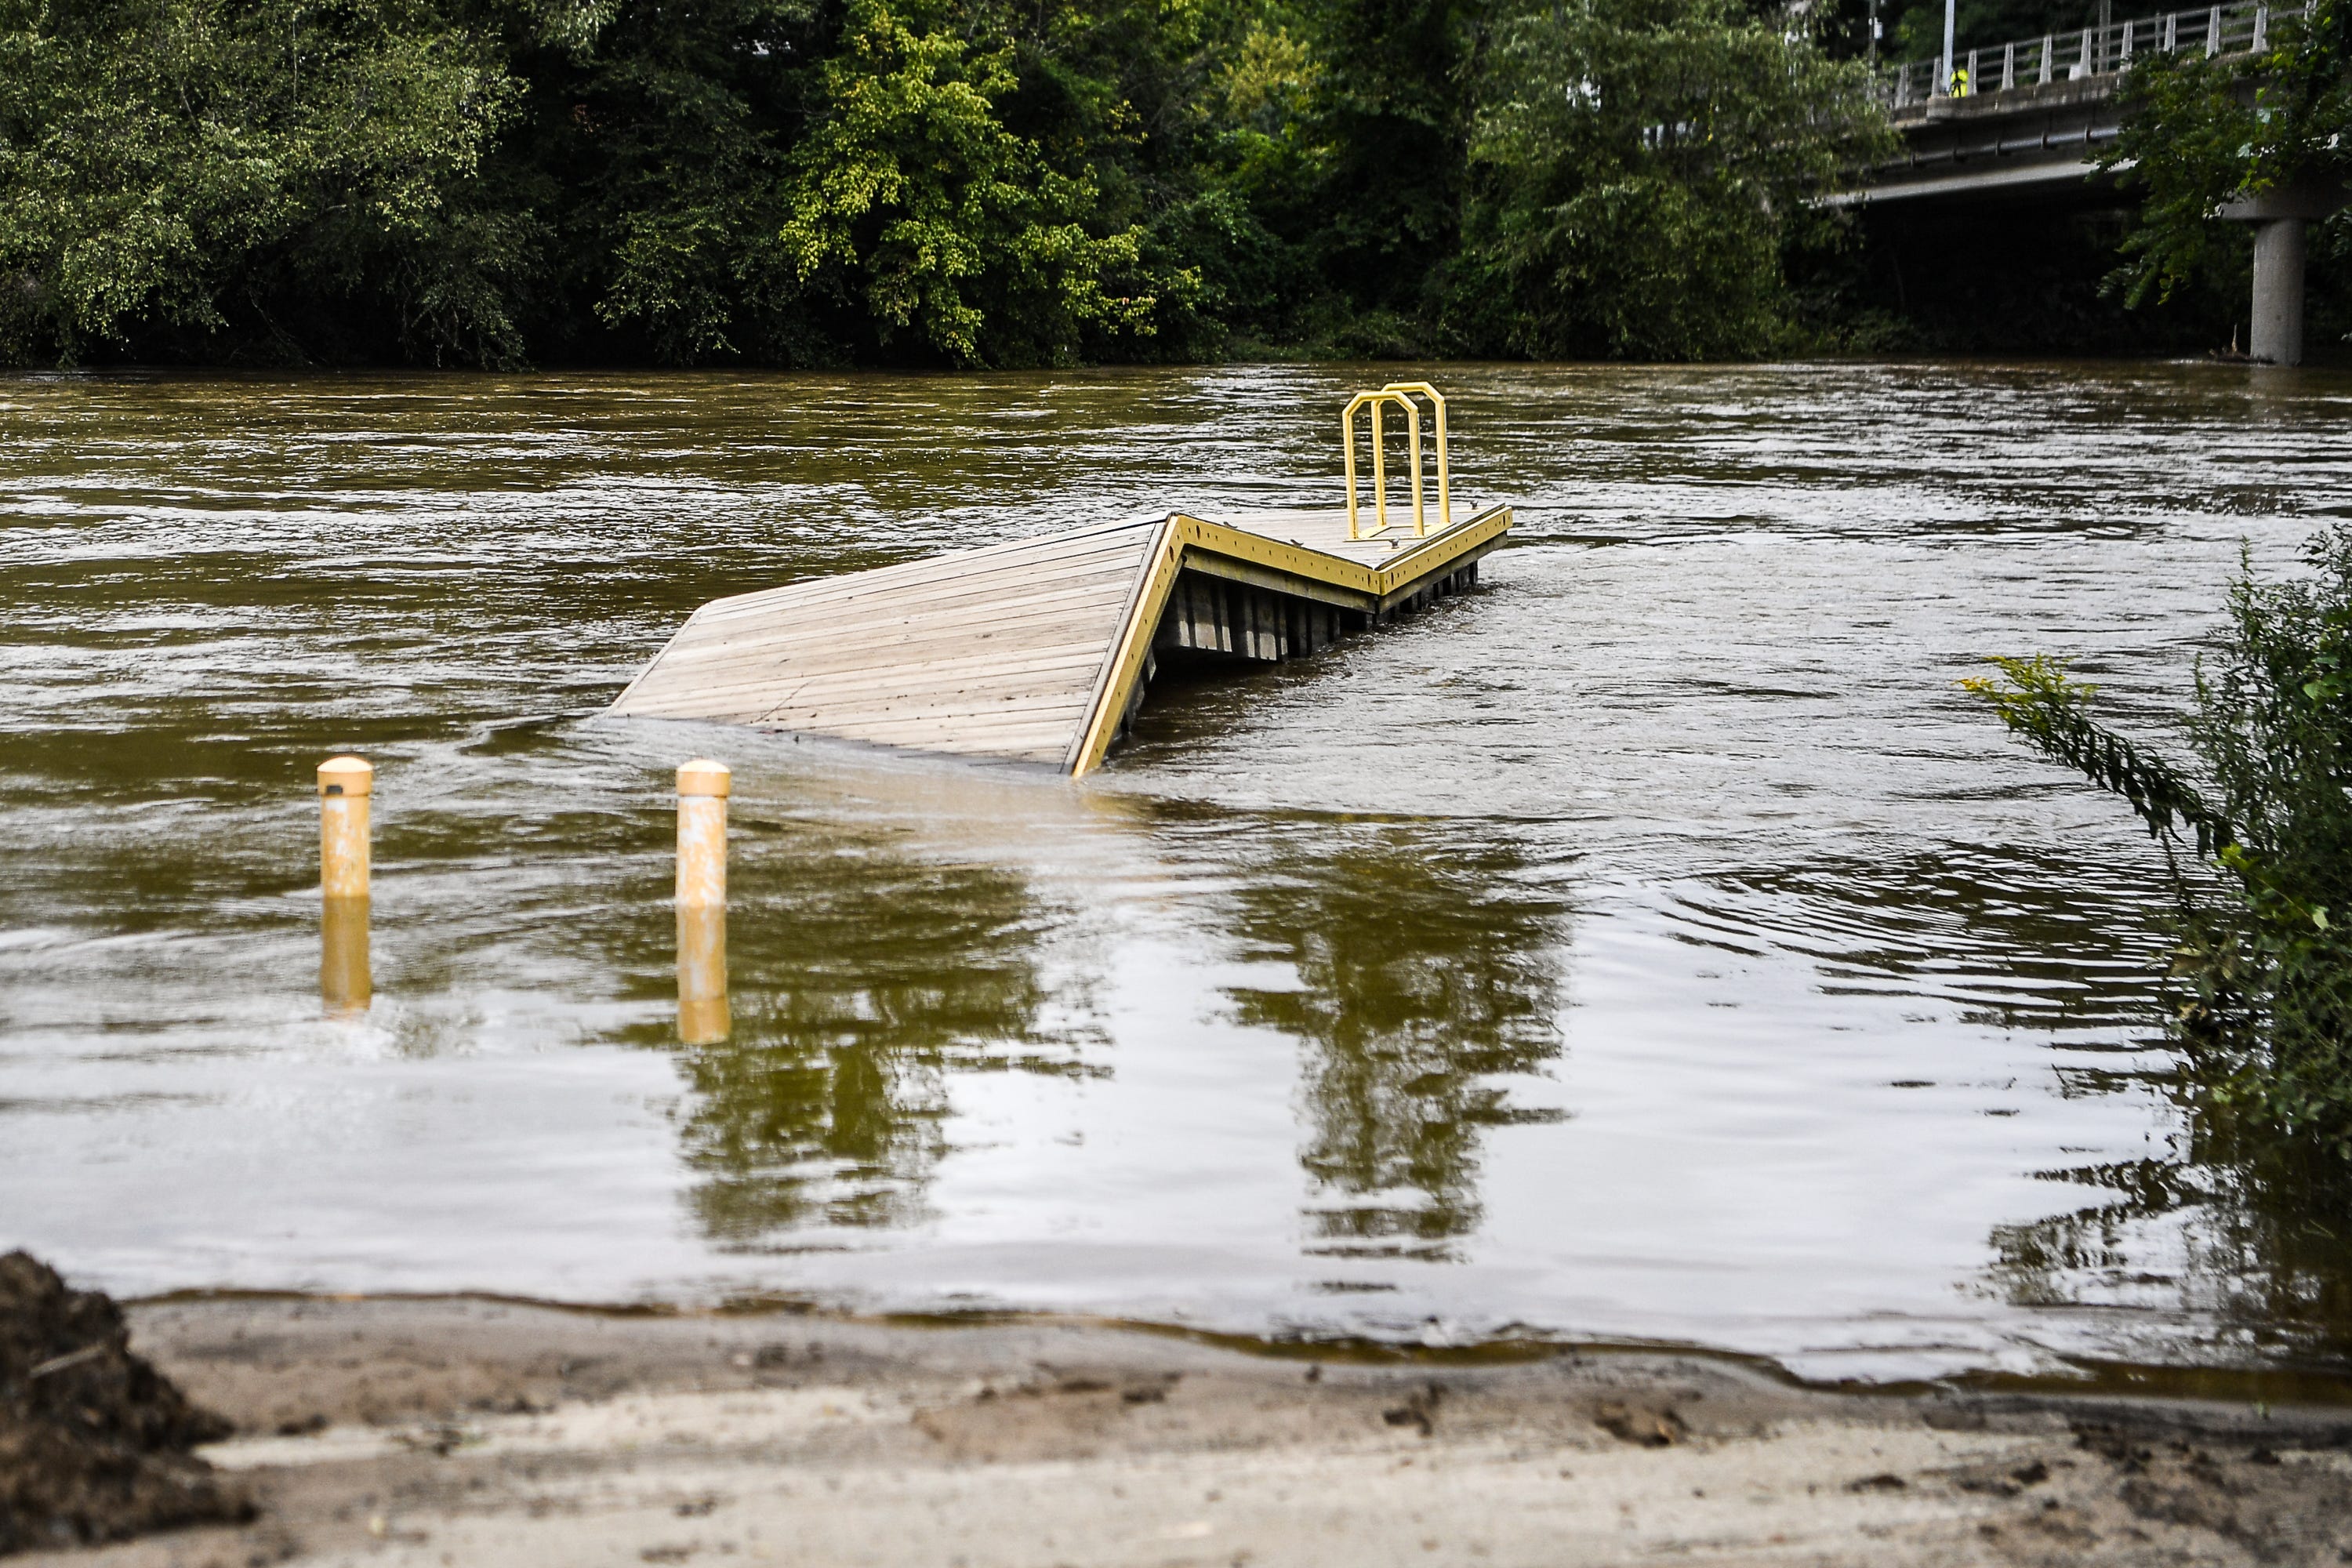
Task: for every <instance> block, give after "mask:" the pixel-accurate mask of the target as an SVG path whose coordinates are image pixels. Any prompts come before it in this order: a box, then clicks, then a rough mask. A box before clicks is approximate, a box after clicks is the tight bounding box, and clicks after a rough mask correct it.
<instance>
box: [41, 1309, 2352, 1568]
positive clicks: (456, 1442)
mask: <svg viewBox="0 0 2352 1568" xmlns="http://www.w3.org/2000/svg"><path fill="white" fill-rule="evenodd" d="M130 1317H131V1329H132V1331H133V1336H134V1342H135V1344H136V1345H137V1347H138V1348H140V1349H142V1350H143V1351H144V1352H146V1353H147V1354H148V1355H149V1356H150V1357H151V1358H152V1360H153V1361H154V1363H156V1365H157V1366H158V1367H159V1368H161V1369H162V1370H163V1372H165V1373H168V1374H169V1375H170V1376H171V1377H172V1378H173V1379H174V1380H175V1381H176V1382H177V1383H178V1384H180V1386H181V1387H182V1388H184V1390H185V1391H186V1393H187V1394H188V1395H189V1396H190V1397H191V1398H192V1399H193V1400H194V1402H195V1403H196V1404H197V1405H200V1406H203V1407H205V1408H209V1409H212V1410H215V1411H218V1412H220V1413H221V1414H223V1415H226V1416H227V1417H228V1418H229V1419H230V1420H232V1421H233V1422H235V1423H236V1427H237V1429H238V1433H239V1435H238V1436H236V1437H234V1438H232V1439H230V1440H229V1441H227V1442H226V1443H221V1444H216V1445H213V1446H210V1447H206V1448H205V1449H202V1450H200V1451H201V1452H203V1453H205V1455H207V1456H208V1457H209V1458H211V1459H212V1460H213V1462H214V1463H215V1465H216V1466H218V1467H219V1468H220V1469H221V1470H222V1471H224V1472H226V1476H225V1477H224V1479H226V1480H227V1481H228V1482H229V1483H230V1484H233V1485H235V1486H237V1487H241V1488H243V1489H247V1491H249V1492H250V1494H251V1495H252V1496H253V1497H254V1499H255V1500H257V1503H258V1504H259V1506H260V1512H259V1514H258V1516H257V1518H256V1519H255V1521H253V1522H251V1523H249V1524H245V1525H238V1526H210V1527H203V1528H196V1529H187V1530H181V1531H173V1532H171V1533H166V1534H163V1535H157V1536H151V1537H149V1538H147V1539H145V1540H142V1541H138V1542H129V1543H125V1544H120V1545H114V1546H107V1547H100V1548H96V1549H87V1550H80V1551H75V1552H58V1553H53V1554H41V1553H35V1554H29V1555H26V1556H24V1557H20V1558H17V1559H15V1560H13V1562H14V1563H26V1564H28V1565H29V1564H32V1563H75V1564H80V1565H86V1568H95V1565H97V1564H106V1565H108V1568H117V1565H119V1568H132V1565H139V1568H163V1565H166V1564H172V1565H183V1564H184V1565H186V1568H200V1565H201V1568H212V1565H217V1568H242V1565H246V1564H265V1563H318V1564H328V1563H369V1564H381V1565H384V1568H392V1565H405V1564H419V1565H425V1564H431V1565H439V1564H473V1563H485V1564H493V1563H517V1564H566V1565H568V1564H600V1563H614V1564H638V1563H698V1564H712V1565H716V1564H719V1563H755V1562H756V1563H788V1564H828V1565H831V1564H886V1563H887V1564H900V1563H906V1564H914V1563H920V1564H938V1565H940V1568H950V1565H961V1568H994V1565H998V1564H1004V1565H1013V1564H1020V1565H1036V1568H1047V1565H1051V1564H1057V1563H1069V1564H1082V1565H1086V1568H1097V1565H1114V1564H1154V1565H1173V1564H1194V1563H1197V1564H1220V1565H1223V1564H1233V1563H1243V1564H1251V1563H1255V1564H1276V1563H1302V1564H1307V1563H1333V1564H1344V1565H1347V1568H1359V1565H1377V1564H1391V1563H1413V1564H1429V1563H1480V1564H1487V1563H1492V1564H1544V1565H1546V1568H1559V1565H1563V1564H1577V1563H1634V1562H1643V1561H1649V1560H1653V1559H1664V1560H1671V1561H1674V1562H1677V1563H1710V1564H1715V1563H1723V1564H1728V1563H1759V1564H1762V1563H1773V1564H1793V1563H1807V1564H1843V1563H1853V1564H1865V1563H1867V1564H1873V1565H1885V1564H1911V1563H1992V1564H2053V1565H2054V1564H2070V1565H2071V1564H2105V1563H2132V1564H2166V1563H2338V1562H2352V1413H2347V1412H2342V1411H2331V1410H2315V1409H2282V1408H2267V1409H2265V1408H2263V1407H2259V1406H2250V1405H2220V1404H2210V1405H2200V1404H2187V1403H2176V1404H2156V1403H2139V1402H2128V1401H2115V1400H2107V1401H2098V1400H2066V1399H2056V1398H2050V1397H2043V1396H2023V1395H2000V1396H1995V1395H1969V1394H1942V1395H1935V1396H1922V1397H1893V1396H1885V1395H1877V1396H1869V1397H1861V1396H1854V1395H1846V1394H1825V1393H1820V1392H1814V1391H1810V1390H1805V1389H1800V1388H1792V1387H1790V1386H1788V1385H1786V1384H1783V1383H1780V1382H1778V1381H1776V1380H1774V1379H1772V1378H1770V1377H1769V1376H1767V1375H1764V1374H1763V1373H1759V1372H1758V1371H1756V1370H1753V1369H1749V1368H1747V1367H1744V1366H1742V1365H1740V1364H1738V1363H1728V1362H1720V1361H1714V1360H1709V1359H1706V1358H1700V1357H1677V1356H1671V1355H1653V1354H1606V1355H1593V1354H1578V1355H1568V1354H1563V1355H1559V1356H1557V1357H1553V1358H1550V1359H1547V1360H1542V1361H1537V1362H1529V1363H1518V1364H1511V1365H1483V1366H1465V1365H1454V1366H1445V1365H1433V1364H1389V1365H1361V1364H1348V1363H1342V1362H1337V1361H1328V1362H1322V1363H1316V1362H1312V1361H1308V1360H1305V1359H1300V1358H1298V1357H1295V1356H1285V1357H1276V1356H1271V1355H1263V1354H1243V1353H1240V1352H1234V1351H1231V1350H1225V1349H1220V1348H1217V1347H1214V1346H1211V1345H1206V1344H1202V1343H1198V1342H1191V1341H1187V1340H1184V1339H1181V1338H1176V1337H1171V1336H1164V1335H1155V1334H1148V1333H1142V1332H1136V1331H1122V1330H1118V1329H1110V1328H1101V1327H1088V1326H1081V1325H1045V1326H1040V1325H1035V1324H1020V1325H1010V1326H974V1327H956V1328H930V1327H919V1326H908V1325H895V1324H887V1323H877V1322H868V1321H843V1320H835V1319H828V1318H823V1317H789V1316H716V1317H623V1316H604V1315H593V1314H588V1313H574V1312H565V1311H558V1310H548V1309H544V1308H534V1307H522V1306H510V1305H502V1304H499V1303H491V1302H482V1301H471V1300H420V1301H398V1300H363V1301H349V1302H337V1301H295V1300H205V1301H196V1302H184V1303H164V1304H154V1305H148V1306H143V1307H138V1308H134V1309H132V1310H131V1314H130ZM12 1568H13V1564H12Z"/></svg>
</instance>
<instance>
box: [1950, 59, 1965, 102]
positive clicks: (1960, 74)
mask: <svg viewBox="0 0 2352 1568" xmlns="http://www.w3.org/2000/svg"><path fill="white" fill-rule="evenodd" d="M1968 95H1969V68H1968V67H1966V66H1955V67H1953V68H1952V96H1953V97H1954V98H1966V97H1968Z"/></svg>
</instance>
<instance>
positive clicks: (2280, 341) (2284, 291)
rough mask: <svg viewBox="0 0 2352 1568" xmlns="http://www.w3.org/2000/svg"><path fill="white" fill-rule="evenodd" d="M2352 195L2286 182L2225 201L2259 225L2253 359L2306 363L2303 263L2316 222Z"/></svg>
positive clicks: (2224, 210)
mask: <svg viewBox="0 0 2352 1568" xmlns="http://www.w3.org/2000/svg"><path fill="white" fill-rule="evenodd" d="M2347 199H2352V193H2348V192H2347V191H2346V190H2345V189H2344V187H2343V186H2341V185H2327V184H2318V183H2316V182H2311V183H2306V184H2294V185H2282V186H2279V187H2278V188H2277V189H2274V190H2268V191H2263V192H2262V193H2261V194H2260V195H2251V196H2241V197H2239V198H2238V199H2237V200H2236V201H2233V202H2225V203H2223V204H2222V205H2221V216H2223V217H2225V218H2229V219H2231V221H2232V222H2236V223H2250V224H2252V225H2253V226H2254V304H2253V320H2252V322H2251V323H2249V327H2250V331H2249V335H2248V341H2247V343H2246V353H2247V356H2248V357H2249V358H2252V359H2258V360H2266V361H2268V362H2269V363H2272V364H2301V363H2303V262H2304V247H2305V240H2306V238H2307V237H2308V234H2309V229H2310V226H2311V225H2312V224H2314V223H2316V222H2318V221H2319V220H2320V219H2322V218H2324V217H2326V216H2327V215H2328V214H2330V213H2332V212H2334V211H2335V210H2336V208H2337V207H2340V206H2342V205H2344V204H2345V202H2346V201H2347Z"/></svg>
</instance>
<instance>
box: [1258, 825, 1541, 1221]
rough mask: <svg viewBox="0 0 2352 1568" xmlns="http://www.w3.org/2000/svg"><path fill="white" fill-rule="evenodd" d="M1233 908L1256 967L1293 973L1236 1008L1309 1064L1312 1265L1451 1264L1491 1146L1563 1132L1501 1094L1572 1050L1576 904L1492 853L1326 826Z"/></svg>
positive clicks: (1276, 863) (1425, 836) (1288, 852)
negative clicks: (1495, 1132) (1568, 959)
mask: <svg viewBox="0 0 2352 1568" xmlns="http://www.w3.org/2000/svg"><path fill="white" fill-rule="evenodd" d="M1237 896H1238V899H1239V901H1240V905H1241V911H1240V920H1239V923H1238V930H1239V935H1240V937H1241V940H1242V941H1243V942H1244V944H1245V946H1246V949H1247V952H1248V956H1250V957H1251V958H1253V959H1256V960H1261V961H1276V962H1280V963H1286V964H1287V965H1288V966H1289V967H1290V968H1291V969H1292V971H1293V972H1294V973H1296V974H1297V982H1298V984H1297V987H1296V988H1295V989H1279V990H1276V989H1263V990H1261V989H1251V988H1246V987H1241V988H1234V989H1233V990H1231V991H1230V993H1229V994H1230V995H1231V996H1232V998H1233V1001H1234V1005H1235V1007H1236V1010H1237V1013H1238V1016H1239V1019H1240V1021H1241V1022H1243V1023H1245V1024H1250V1025H1255V1026H1262V1027H1265V1028H1271V1029H1278V1030H1280V1031H1282V1032H1283V1033H1284V1034H1286V1035H1290V1036H1293V1037H1296V1038H1297V1039H1298V1040H1299V1041H1300V1042H1301V1043H1302V1044H1303V1045H1304V1046H1305V1047H1307V1048H1306V1051H1305V1053H1304V1060H1303V1073H1304V1079H1305V1082H1304V1086H1303V1087H1304V1092H1303V1097H1302V1098H1303V1100H1304V1107H1305V1113H1306V1121H1307V1144H1306V1148H1305V1150H1304V1152H1302V1154H1301V1156H1300V1160H1301V1163H1303V1164H1304V1165H1305V1166H1306V1168H1307V1173H1308V1175H1309V1176H1310V1177H1311V1178H1312V1180H1313V1183H1314V1201H1313V1202H1312V1203H1311V1204H1310V1205H1309V1207H1308V1209H1307V1225H1308V1227H1309V1233H1310V1236H1311V1237H1312V1240H1311V1242H1310V1247H1311V1248H1312V1250H1315V1251H1318V1252H1322V1253H1327V1254H1333V1255H1341V1256H1348V1255H1355V1256H1378V1255H1410V1256H1418V1257H1426V1258H1444V1257H1448V1256H1450V1255H1451V1253H1452V1250H1453V1247H1454V1244H1455V1243H1456V1241H1457V1240H1458V1238H1460V1237H1464V1236H1466V1235H1468V1234H1469V1233H1470V1232H1471V1231H1473V1230H1475V1228H1476V1226H1477V1225H1478V1222H1479V1217H1480V1214H1481V1212H1482V1210H1481V1205H1480V1202H1479V1196H1478V1152H1479V1141H1480V1134H1481V1132H1482V1131H1483V1130H1484V1129H1486V1128H1490V1127H1498V1126H1506V1125H1511V1124H1514V1123H1523V1122H1530V1121H1554V1120H1558V1119H1559V1115H1560V1113H1559V1112H1558V1111H1556V1110H1547V1109H1536V1108H1529V1107H1524V1106H1515V1105H1513V1104H1512V1103H1511V1086H1510V1085H1509V1084H1508V1082H1507V1081H1503V1080H1506V1079H1508V1078H1509V1077H1510V1076H1511V1075H1515V1074H1526V1073H1531V1072H1536V1071H1538V1070H1539V1069H1540V1068H1542V1067H1543V1066H1544V1064H1545V1063H1547V1062H1549V1061H1550V1060H1551V1059H1552V1058H1554V1057H1556V1056H1557V1055H1558V1054H1559V1048H1560V1032H1559V1024H1558V1015H1559V1008H1560V1005H1561V1001H1560V991H1561V984H1562V980H1561V965H1560V957H1559V952H1560V944H1561V940H1562V932H1561V931H1560V926H1561V923H1562V921H1564V919H1565V917H1566V913H1567V910H1566V906H1565V904H1564V903H1563V902H1562V900H1560V898H1559V895H1558V893H1557V891H1556V890H1555V889H1552V888H1550V887H1548V886H1546V885H1544V884H1543V883H1541V882H1539V881H1538V880H1537V879H1535V878H1534V877H1533V876H1532V875H1531V874H1530V872H1529V868H1528V864H1527V862H1526V861H1525V860H1524V859H1523V858H1521V857H1520V856H1519V855H1517V853H1516V852H1515V851H1513V850H1512V849H1510V848H1509V847H1507V846H1499V845H1497V844H1496V843H1495V842H1494V841H1493V840H1492V838H1491V837H1487V838H1486V839H1484V840H1483V841H1480V842H1475V843H1473V842H1467V841H1463V842H1456V841H1452V840H1449V839H1448V838H1447V837H1445V836H1444V835H1443V834H1442V833H1439V832H1435V831H1431V830H1428V829H1425V828H1417V827H1416V828H1407V827H1395V826H1354V827H1348V828H1339V829H1335V828H1334V827H1333V826H1332V825H1330V824H1321V823H1318V824H1315V825H1313V830H1312V831H1311V832H1309V833H1305V834H1301V835H1299V836H1298V837H1297V840H1296V841H1291V842H1286V844H1285V845H1284V847H1283V848H1282V850H1281V851H1280V852H1279V853H1278V854H1276V856H1275V857H1273V858H1271V859H1270V860H1269V861H1268V863H1266V864H1265V865H1264V866H1262V867H1260V868H1257V871H1256V874H1255V876H1254V877H1253V878H1252V879H1251V881H1250V884H1249V885H1248V886H1247V887H1245V888H1244V889H1242V890H1241V891H1240V892H1239V894H1238V895H1237Z"/></svg>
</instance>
